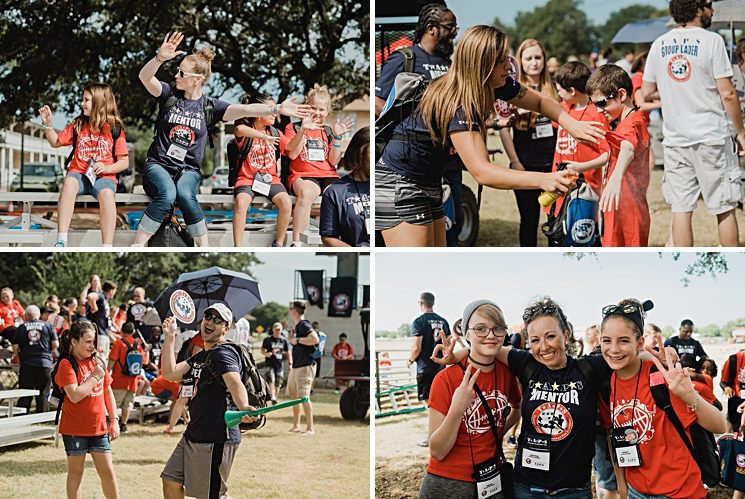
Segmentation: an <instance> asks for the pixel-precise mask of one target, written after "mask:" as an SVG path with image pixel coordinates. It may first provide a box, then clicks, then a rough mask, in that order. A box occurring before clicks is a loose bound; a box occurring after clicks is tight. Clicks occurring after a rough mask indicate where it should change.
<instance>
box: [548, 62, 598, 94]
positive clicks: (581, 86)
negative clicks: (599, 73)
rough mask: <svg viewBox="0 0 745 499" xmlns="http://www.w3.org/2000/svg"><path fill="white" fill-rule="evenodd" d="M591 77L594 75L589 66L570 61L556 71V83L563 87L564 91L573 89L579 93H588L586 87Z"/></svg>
mask: <svg viewBox="0 0 745 499" xmlns="http://www.w3.org/2000/svg"><path fill="white" fill-rule="evenodd" d="M590 75H592V72H591V71H590V68H588V67H587V64H585V63H584V62H580V61H570V62H567V63H566V64H564V65H563V66H561V67H560V68H559V69H557V70H556V72H555V73H554V81H555V82H556V83H558V84H559V85H561V88H563V89H564V90H569V89H570V88H573V89H575V90H576V91H577V92H579V93H581V94H584V93H587V92H585V86H586V85H587V79H588V78H590Z"/></svg>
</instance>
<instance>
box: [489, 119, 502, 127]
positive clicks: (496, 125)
mask: <svg viewBox="0 0 745 499" xmlns="http://www.w3.org/2000/svg"><path fill="white" fill-rule="evenodd" d="M491 127H492V128H493V129H494V130H501V129H502V128H504V127H501V126H499V120H498V119H496V118H495V119H494V121H492V123H491Z"/></svg>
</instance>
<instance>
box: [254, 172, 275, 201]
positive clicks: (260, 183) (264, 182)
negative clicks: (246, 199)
mask: <svg viewBox="0 0 745 499" xmlns="http://www.w3.org/2000/svg"><path fill="white" fill-rule="evenodd" d="M271 188H272V176H271V175H270V174H269V173H261V172H257V173H256V175H254V183H253V185H252V186H251V190H252V191H254V192H255V193H257V194H263V195H264V196H268V195H269V190H270V189H271Z"/></svg>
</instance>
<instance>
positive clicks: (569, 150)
mask: <svg viewBox="0 0 745 499" xmlns="http://www.w3.org/2000/svg"><path fill="white" fill-rule="evenodd" d="M556 152H557V153H559V154H560V155H562V156H574V154H575V153H576V152H577V140H576V139H575V138H574V137H572V136H571V135H569V133H568V132H567V131H566V130H564V129H563V128H562V127H559V132H558V133H557V134H556Z"/></svg>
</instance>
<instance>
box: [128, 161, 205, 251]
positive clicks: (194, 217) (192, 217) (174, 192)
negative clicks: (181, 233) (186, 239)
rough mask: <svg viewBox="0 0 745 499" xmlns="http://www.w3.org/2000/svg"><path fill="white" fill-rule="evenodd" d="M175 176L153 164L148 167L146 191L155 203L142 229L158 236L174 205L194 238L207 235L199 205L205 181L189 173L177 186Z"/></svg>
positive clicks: (145, 176)
mask: <svg viewBox="0 0 745 499" xmlns="http://www.w3.org/2000/svg"><path fill="white" fill-rule="evenodd" d="M175 176H176V175H175V174H174V175H171V174H170V173H168V171H167V170H166V169H165V168H163V167H162V166H160V165H155V164H150V165H147V166H146V167H145V171H144V172H143V173H142V187H143V188H144V189H145V194H147V195H148V196H150V197H151V198H152V201H151V202H150V204H149V205H148V207H147V209H146V210H145V213H143V214H142V219H141V220H140V227H142V230H144V231H145V232H147V233H148V234H155V232H156V231H157V230H158V228H159V227H160V226H161V224H162V223H163V219H164V218H165V217H166V215H167V214H168V212H169V211H171V208H173V205H174V203H176V202H178V207H179V209H180V210H181V214H182V215H183V216H184V221H185V222H186V228H187V229H188V230H189V234H191V236H192V237H199V236H202V235H204V234H206V233H207V222H206V221H205V219H204V213H203V212H202V207H201V206H199V202H198V201H197V194H199V185H200V184H201V183H202V178H201V177H200V176H199V173H198V172H195V171H194V170H186V171H185V172H184V173H183V174H182V175H181V178H179V180H178V185H177V184H174V183H173V178H174V177H175Z"/></svg>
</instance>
